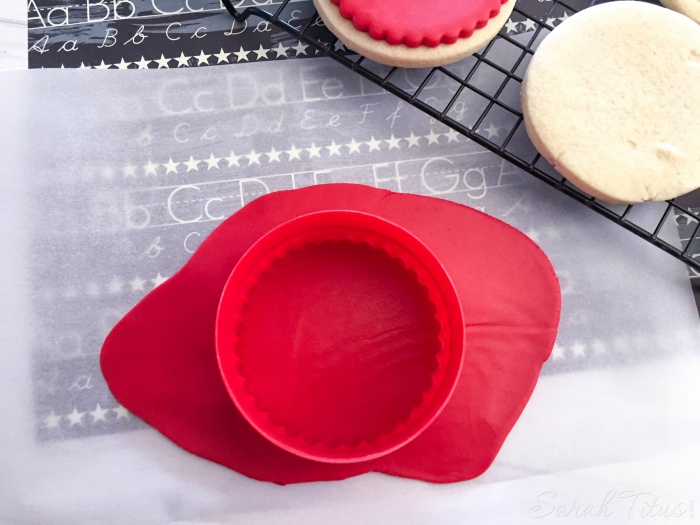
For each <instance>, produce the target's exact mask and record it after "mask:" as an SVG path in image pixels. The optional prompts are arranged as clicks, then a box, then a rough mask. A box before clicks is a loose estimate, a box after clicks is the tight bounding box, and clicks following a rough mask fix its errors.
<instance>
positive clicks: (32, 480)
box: [0, 59, 700, 523]
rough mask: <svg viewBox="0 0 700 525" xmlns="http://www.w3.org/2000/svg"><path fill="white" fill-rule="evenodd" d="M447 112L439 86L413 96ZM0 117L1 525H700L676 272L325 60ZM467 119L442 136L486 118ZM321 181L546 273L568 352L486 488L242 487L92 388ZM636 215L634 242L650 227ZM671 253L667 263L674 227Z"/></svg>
mask: <svg viewBox="0 0 700 525" xmlns="http://www.w3.org/2000/svg"><path fill="white" fill-rule="evenodd" d="M452 67H454V68H456V69H455V70H456V71H459V68H460V67H462V66H460V65H459V64H457V65H455V66H452ZM401 75H402V77H400V78H399V79H398V81H400V82H402V83H404V84H403V85H404V86H405V87H406V88H410V87H411V86H414V85H415V82H416V79H415V78H414V77H413V76H412V75H414V73H412V72H410V71H409V72H402V73H401ZM451 89H452V88H451V86H450V85H447V84H445V83H442V82H441V81H435V82H434V83H432V84H431V85H430V86H429V87H428V88H427V89H426V91H425V96H430V97H435V98H436V99H437V100H445V101H447V100H449V98H450V97H451V96H452V94H453V92H452V91H451ZM0 93H2V94H3V96H2V98H1V99H0V115H2V118H1V119H0V159H2V168H1V171H0V177H1V179H0V180H1V181H2V192H0V246H2V249H1V250H0V286H1V288H0V289H2V298H3V300H2V301H0V308H2V312H1V313H0V356H2V366H0V394H1V395H0V420H1V421H2V424H3V426H2V430H1V431H0V472H2V476H0V521H3V522H8V523H13V522H23V523H24V522H29V523H45V522H51V523H137V522H138V523H166V522H169V523H170V522H171V523H194V522H197V523H202V522H223V523H241V522H245V523H257V522H259V523H277V522H280V523H281V522H299V521H303V522H309V523H327V522H329V521H331V520H332V521H333V522H334V523H357V522H359V521H360V520H363V521H366V522H370V523H390V522H396V523H399V522H400V523H425V522H431V523H433V522H445V523H464V522H465V521H471V520H475V519H476V520H478V519H480V518H481V519H486V518H487V517H488V521H489V523H514V522H516V523H517V522H528V521H529V520H530V519H538V518H539V519H544V520H552V521H553V520H556V519H563V518H562V517H561V516H559V518H557V516H556V514H557V513H559V514H563V513H566V512H568V513H569V514H568V516H570V517H571V516H574V515H575V514H576V513H577V512H578V513H579V514H582V513H584V512H586V511H585V508H586V507H587V506H590V507H591V508H590V509H589V510H588V511H587V512H588V514H589V515H590V514H591V513H594V512H598V513H599V514H598V517H593V518H591V517H590V516H588V517H589V519H591V520H594V521H595V520H596V519H599V518H600V517H601V516H608V517H610V516H614V517H616V518H617V519H620V520H621V519H623V518H624V519H627V516H628V515H631V516H632V517H633V518H634V519H638V520H641V519H644V518H645V517H649V516H650V515H652V514H654V513H658V512H659V509H660V507H659V506H660V505H663V506H664V508H663V509H662V510H663V511H665V512H668V513H669V514H672V513H673V512H676V513H678V514H679V516H678V521H679V522H682V521H683V520H690V519H692V518H691V514H693V515H694V513H695V505H696V502H697V498H698V497H700V494H698V493H697V487H698V486H700V484H698V481H699V479H698V477H699V475H698V473H697V469H696V467H697V465H698V459H699V458H698V452H697V447H696V443H697V435H698V431H699V430H700V411H699V410H698V408H700V389H698V387H697V380H696V378H697V376H698V373H699V372H700V356H699V354H700V352H699V351H700V343H699V342H698V341H700V332H699V326H698V325H699V322H698V319H697V312H696V311H695V307H694V304H693V298H692V293H691V288H690V286H689V284H688V280H687V273H686V270H685V268H684V266H683V265H682V264H680V263H679V262H677V261H676V260H674V259H673V258H671V257H670V256H668V255H666V254H664V253H663V252H661V251H660V250H658V249H656V248H654V247H653V246H651V245H648V244H647V243H645V242H643V241H641V240H640V239H638V238H636V237H635V236H633V235H632V234H630V233H628V232H625V231H623V230H622V229H621V228H619V227H617V226H616V225H615V224H613V223H612V222H610V221H607V220H605V219H603V218H601V217H599V216H597V215H596V214H594V213H593V212H591V211H590V210H587V209H586V208H585V207H583V206H580V205H578V204H575V203H574V202H573V201H571V200H570V199H568V198H567V197H565V196H564V195H562V194H559V193H558V192H556V191H554V190H552V189H550V188H549V187H547V186H545V185H544V184H542V183H540V182H539V181H536V180H534V179H532V178H531V177H530V176H529V175H526V174H523V173H521V172H519V171H518V170H516V169H514V168H513V167H512V166H510V165H509V164H508V163H506V162H504V161H503V160H501V159H500V158H498V157H496V156H495V155H493V154H491V153H488V152H486V151H484V150H482V149H480V148H478V147H477V146H475V145H474V144H473V143H470V142H469V141H467V140H466V139H465V138H464V137H462V136H460V135H458V134H457V133H455V132H453V131H450V130H449V129H448V128H446V127H445V126H443V125H441V124H439V123H437V122H434V121H432V120H431V119H430V118H429V117H427V116H425V115H424V114H422V113H420V112H418V111H416V110H414V109H412V108H410V107H408V106H406V105H404V104H402V103H401V102H399V101H397V100H396V99H395V98H393V97H392V96H391V95H389V94H386V93H384V92H383V91H382V90H381V89H379V88H377V87H376V86H374V85H371V84H368V83H366V82H365V81H363V80H362V79H361V78H360V77H358V76H356V75H354V74H353V73H352V72H349V71H347V70H345V69H342V68H340V67H339V66H337V65H335V64H334V63H332V62H331V61H328V60H325V59H312V60H305V61H299V62H280V63H273V64H263V63H260V64H251V65H243V64H242V65H238V66H235V67H220V68H211V69H192V70H180V71H105V72H99V71H92V72H87V71H83V72H81V71H58V70H45V71H33V72H16V73H5V74H2V75H1V76H0ZM460 102H461V105H460V104H457V105H456V106H455V108H454V109H453V111H455V112H456V114H455V116H458V117H459V118H460V119H465V120H468V119H470V118H472V117H473V115H475V114H478V112H479V108H478V107H474V106H472V105H470V103H469V101H460ZM502 125H503V124H502V123H501V122H499V121H498V118H494V120H493V121H488V120H487V121H485V122H484V123H483V126H482V127H483V132H484V133H488V134H493V135H498V133H499V132H500V127H501V126H502ZM517 140H520V141H521V147H523V148H527V147H532V146H531V145H530V144H529V142H527V140H526V139H525V138H524V137H520V138H518V139H517ZM332 182H354V183H359V184H367V185H372V186H376V187H380V188H386V189H391V190H393V191H401V192H411V193H417V194H421V195H432V196H436V197H440V198H445V199H450V200H452V201H455V202H459V203H462V204H465V205H468V206H472V207H474V208H477V209H480V210H482V211H484V212H486V213H488V214H491V215H493V216H495V217H498V218H499V219H502V220H504V221H506V222H508V223H509V224H511V225H513V226H515V227H516V228H519V229H520V230H522V231H524V232H525V233H526V234H527V235H529V236H530V237H531V238H533V239H534V240H536V241H537V242H538V243H539V244H540V246H541V247H542V248H543V249H544V251H545V252H546V253H547V255H548V256H549V257H550V259H551V261H552V263H553V265H554V268H555V270H556V271H557V274H558V276H559V278H560V281H561V285H562V300H563V310H562V322H561V328H560V336H559V338H558V341H557V345H556V346H555V349H554V352H553V355H552V357H551V359H550V360H549V361H548V362H547V363H546V364H545V366H544V368H543V372H542V377H541V379H540V383H539V384H538V387H537V388H536V389H535V393H534V395H533V397H532V399H531V401H530V404H529V405H528V407H527V408H526V409H525V412H524V413H523V416H522V418H521V420H520V421H519V422H518V423H517V424H516V426H515V428H514V430H513V432H512V434H511V436H510V437H509V438H508V439H507V440H506V443H505V446H504V448H503V450H502V451H501V453H500V455H499V456H498V458H497V459H496V462H495V463H494V465H493V466H492V467H491V469H490V470H489V471H487V473H486V474H485V475H484V476H482V477H480V478H478V479H476V480H474V481H471V482H465V483H459V484H454V485H447V486H434V485H430V484H426V483H422V482H415V481H408V480H402V479H397V478H391V477H388V476H383V475H378V474H370V475H365V476H361V477H359V478H355V479H351V480H347V481H343V482H333V483H313V484H306V485H300V486H296V487H286V488H281V487H276V486H272V485H270V484H265V483H259V482H254V481H251V480H249V479H247V478H245V477H243V476H241V475H239V474H237V473H235V472H232V471H229V470H227V469H224V468H222V467H219V466H217V465H214V464H211V463H209V462H207V461H204V460H201V459H198V458H195V457H193V456H191V455H189V454H187V453H186V452H184V451H182V450H181V449H179V448H177V447H176V446H175V445H173V444H172V443H170V442H169V441H167V440H166V439H165V438H164V437H162V436H161V435H160V434H158V433H157V432H156V431H155V430H153V429H151V428H149V427H148V426H147V425H145V424H144V423H143V422H141V421H139V420H138V419H137V418H135V417H134V416H133V415H131V414H129V413H128V411H126V410H125V409H124V408H123V407H121V406H120V405H119V404H118V403H117V402H116V401H115V400H114V399H113V397H112V396H111V394H110V393H109V391H108V389H107V388H106V385H105V384H104V381H103V379H102V377H101V375H100V371H99V367H98V355H99V350H100V346H101V343H102V341H103V339H104V337H105V335H106V334H107V333H108V331H109V330H110V329H111V327H112V326H113V325H114V324H115V323H116V321H117V320H118V319H119V318H120V317H121V316H122V315H123V314H124V313H126V312H127V311H128V309H129V308H130V307H132V306H133V305H134V304H136V303H137V302H138V301H139V300H140V299H141V298H142V297H143V296H144V295H145V294H146V293H148V292H149V291H150V290H152V289H153V288H154V287H156V286H158V285H159V284H161V283H162V282H164V281H165V280H166V279H167V278H168V277H169V276H170V275H172V274H173V273H174V272H175V271H176V270H177V269H178V268H179V267H180V266H181V265H182V264H183V263H184V262H185V261H186V260H187V259H188V257H189V256H190V254H191V253H192V251H193V250H195V249H196V247H197V246H198V245H199V243H200V242H201V240H202V239H203V238H205V237H206V236H207V235H208V234H209V233H210V232H211V231H212V230H213V228H215V227H216V226H217V225H218V224H219V223H220V222H221V221H222V220H223V218H225V217H227V216H229V215H230V214H231V213H234V212H235V211H236V210H238V209H240V207H241V206H244V205H245V204H247V203H248V202H250V201H251V200H253V199H255V198H256V197H257V196H259V195H261V194H263V193H266V192H271V191H276V190H280V189H292V188H298V187H303V186H308V185H312V184H319V183H332ZM635 210H639V211H637V212H636V213H637V215H636V216H635V217H634V220H635V221H636V222H637V223H639V224H642V225H644V224H655V221H656V220H657V218H658V214H659V213H660V212H659V207H658V206H657V205H655V204H648V205H643V206H640V207H635ZM662 236H663V238H664V239H666V240H668V241H669V242H675V243H676V244H679V243H680V242H681V240H680V239H679V237H678V230H677V228H676V224H675V220H674V218H672V217H671V218H669V220H668V224H667V227H665V228H664V230H663V231H662ZM496 241H497V240H496ZM517 259H518V253H517V252H515V251H514V252H513V253H512V260H513V271H514V272H517V271H518V264H517ZM655 498H656V499H655ZM654 502H656V503H654ZM577 505H578V507H577ZM654 505H656V506H655V507H654ZM645 512H646V513H647V514H646V516H645V515H644V513H645ZM650 513H651V514H650ZM585 519H586V518H584V519H583V521H585ZM628 521H629V520H628Z"/></svg>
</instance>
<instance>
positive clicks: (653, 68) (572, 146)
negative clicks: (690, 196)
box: [521, 1, 700, 203]
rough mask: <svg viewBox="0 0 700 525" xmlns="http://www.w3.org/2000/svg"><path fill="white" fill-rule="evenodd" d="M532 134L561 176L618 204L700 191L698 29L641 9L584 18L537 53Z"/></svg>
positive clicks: (529, 90) (596, 10) (595, 11)
mask: <svg viewBox="0 0 700 525" xmlns="http://www.w3.org/2000/svg"><path fill="white" fill-rule="evenodd" d="M521 101H522V107H523V112H524V115H525V124H526V129H527V133H528V135H529V136H530V138H531V139H532V141H533V143H534V144H535V146H536V147H537V149H538V150H539V151H540V153H542V155H543V156H544V157H545V158H546V159H547V160H548V161H549V162H550V163H552V164H553V165H554V167H555V168H556V169H557V171H558V172H559V173H561V174H562V175H563V176H564V177H566V178H567V179H568V180H569V181H571V182H572V183H573V184H575V185H576V186H578V187H579V188H581V189H582V190H584V191H586V192H587V193H589V194H590V195H593V196H594V197H598V198H600V199H602V200H605V201H607V202H610V203H635V202H642V201H648V200H665V199H670V198H673V197H677V196H679V195H682V194H684V193H688V192H690V191H692V190H694V189H696V188H698V187H700V26H698V25H697V24H695V23H694V22H692V21H691V20H690V19H688V18H687V17H685V16H682V15H680V14H678V13H675V12H673V11H670V10H668V9H663V8H662V7H658V6H654V5H651V4H646V3H643V2H630V1H619V2H611V3H607V4H602V5H599V6H596V7H591V8H590V9H586V10H584V11H581V12H580V13H578V14H576V15H574V16H572V17H570V18H569V19H568V20H566V21H565V22H563V23H562V24H561V25H560V26H558V27H557V28H556V29H555V30H554V31H552V33H551V34H550V35H548V36H547V38H545V40H544V41H543V42H542V44H541V45H540V46H539V48H538V49H537V52H536V53H535V55H534V57H533V58H532V61H531V62H530V66H529V68H528V71H527V73H526V75H525V81H524V83H523V88H522V91H521Z"/></svg>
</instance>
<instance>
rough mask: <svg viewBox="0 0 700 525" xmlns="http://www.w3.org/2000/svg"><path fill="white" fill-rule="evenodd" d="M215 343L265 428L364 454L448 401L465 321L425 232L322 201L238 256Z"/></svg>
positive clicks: (318, 447)
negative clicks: (327, 207)
mask: <svg viewBox="0 0 700 525" xmlns="http://www.w3.org/2000/svg"><path fill="white" fill-rule="evenodd" d="M300 291H303V293H299V292H300ZM325 297H329V299H328V301H327V303H326V302H324V301H325V299H324V298H325ZM399 310H400V311H399ZM377 332H379V333H377ZM377 337H379V338H382V344H381V345H377V341H376V338H377ZM368 338H369V339H371V341H369V340H368ZM372 338H374V339H372ZM365 341H367V342H368V344H367V345H364V342H365ZM370 343H371V344H370ZM378 348H380V349H381V350H378ZM216 351H217V358H218V363H219V369H220V372H221V375H222V377H223V380H224V383H225V385H226V388H227V390H228V393H229V395H230V397H231V399H232V400H233V402H234V403H235V405H236V406H237V407H238V409H239V411H240V413H241V414H242V415H243V417H244V418H245V419H246V420H247V421H248V422H249V423H250V424H251V425H252V426H253V427H254V428H255V429H256V430H257V431H258V432H259V433H260V434H262V435H263V436H265V437H266V438H267V439H268V440H269V441H271V442H273V443H275V444H276V445H278V446H279V447H281V448H282V449H284V450H286V451H288V452H291V453H293V454H296V455H298V456H301V457H303V458H307V459H312V460H316V461H321V462H327V463H352V462H359V461H366V460H370V459H374V458H377V457H380V456H383V455H385V454H388V453H390V452H392V451H395V450H397V449H398V448H400V447H402V446H403V445H405V444H406V443H408V442H410V441H411V440H413V439H414V438H416V437H417V436H418V435H419V434H420V433H421V432H423V431H424V430H425V429H426V428H427V427H428V426H429V425H430V424H431V423H432V422H433V420H434V419H435V418H436V417H437V416H438V414H439V413H440V412H441V411H442V409H443V408H444V407H445V405H446V404H447V402H448V401H449V399H450V397H451V395H452V392H453V391H454V388H455V385H456V383H457V379H458V377H459V375H460V370H461V366H462V358H463V353H464V320H463V315H462V308H461V306H460V301H459V298H458V295H457V292H456V290H455V287H454V285H453V283H452V281H451V279H450V277H449V275H448V274H447V272H446V271H445V269H444V268H443V266H442V264H441V263H440V262H439V261H438V259H437V258H436V257H435V255H433V253H432V252H431V251H430V250H429V249H428V248H427V247H426V246H425V245H424V244H423V243H422V242H421V241H420V240H419V239H417V238H416V237H414V236H413V235H412V234H410V233H409V232H408V231H406V230H405V229H403V228H401V227H399V226H397V225H395V224H393V223H391V222H389V221H387V220H385V219H381V218H379V217H377V216H374V215H370V214H367V213H361V212H357V211H338V210H333V211H321V212H316V213H311V214H308V215H303V216H300V217H298V218H295V219H292V220H290V221H288V222H286V223H284V224H282V225H280V226H278V227H276V228H274V229H273V230H271V231H270V232H268V233H267V234H266V235H264V236H262V237H261V238H260V239H259V240H258V241H257V242H256V243H255V244H254V245H253V246H252V247H251V248H250V249H249V250H248V251H247V252H246V253H245V254H244V255H243V257H242V258H241V259H240V260H239V261H238V263H237V264H236V266H235V267H234V269H233V271H232V273H231V275H230V277H229V279H228V281H227V283H226V286H225V287H224V290H223V293H222V295H221V300H220V303H219V309H218V313H217V319H216Z"/></svg>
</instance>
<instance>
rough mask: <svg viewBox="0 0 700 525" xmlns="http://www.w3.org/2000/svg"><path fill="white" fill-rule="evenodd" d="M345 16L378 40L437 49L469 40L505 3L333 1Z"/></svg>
mask: <svg viewBox="0 0 700 525" xmlns="http://www.w3.org/2000/svg"><path fill="white" fill-rule="evenodd" d="M331 1H332V2H333V3H334V4H335V5H337V6H338V8H339V9H340V14H341V15H343V17H345V18H347V19H348V20H351V21H352V23H353V25H354V26H355V28H356V29H358V30H359V31H363V32H365V33H368V34H369V35H370V36H371V37H372V38H373V39H375V40H385V41H386V42H388V43H389V44H391V45H406V46H408V47H419V46H427V47H437V46H439V45H440V44H454V43H455V42H456V41H457V40H458V39H459V38H468V37H470V36H471V35H472V33H473V32H474V31H475V30H476V29H481V28H483V27H485V26H486V24H487V23H488V21H489V20H490V19H491V18H493V17H495V16H497V15H498V13H499V12H500V9H501V5H502V4H505V3H506V2H505V1H503V2H502V1H501V0H431V1H430V2H429V3H426V2H424V1H422V0H331Z"/></svg>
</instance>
